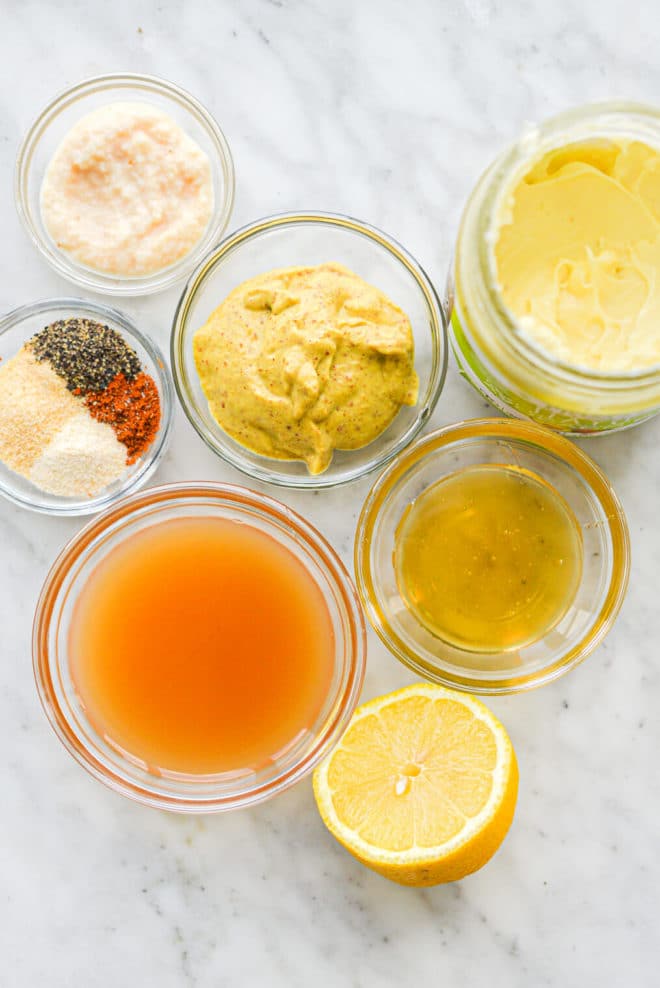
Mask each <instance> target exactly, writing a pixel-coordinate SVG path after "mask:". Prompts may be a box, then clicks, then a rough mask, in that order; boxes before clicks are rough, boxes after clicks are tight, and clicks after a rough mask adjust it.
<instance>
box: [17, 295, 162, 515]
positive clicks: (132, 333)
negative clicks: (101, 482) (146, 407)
mask: <svg viewBox="0 0 660 988" xmlns="http://www.w3.org/2000/svg"><path fill="white" fill-rule="evenodd" d="M58 319H92V320H94V321H95V322H100V323H102V324H103V325H104V326H105V325H107V326H110V327H111V328H112V329H115V330H116V331H117V332H118V333H120V334H121V336H123V337H124V338H125V339H126V340H127V342H128V343H129V344H130V346H131V347H132V348H133V349H134V350H135V352H136V354H137V356H138V359H139V360H140V363H141V364H142V367H143V369H144V370H145V372H146V373H147V374H150V375H151V377H152V378H153V379H154V381H155V383H156V385H157V387H158V393H159V396H160V406H161V421H160V428H159V430H158V434H157V435H156V436H155V438H154V441H153V442H152V444H151V446H150V447H149V449H148V450H147V451H146V452H145V454H144V455H143V456H141V457H139V459H138V460H137V461H136V462H135V463H133V464H132V465H131V466H129V467H127V468H126V470H125V472H124V473H123V474H122V476H121V478H120V479H119V480H117V481H115V483H114V484H110V485H108V486H107V487H105V488H104V489H103V490H102V491H101V493H100V494H98V495H97V496H96V497H94V498H74V497H60V496H58V495H56V494H48V493H47V492H46V491H42V490H40V489H39V488H38V487H36V486H35V485H34V484H33V483H32V482H31V481H29V480H27V479H26V478H25V477H21V475H20V474H18V473H14V471H13V470H10V469H9V467H7V466H5V464H4V463H2V462H0V494H2V495H4V496H5V497H6V498H8V499H9V500H10V501H13V502H14V504H18V505H20V506H21V507H22V508H30V509H31V510H32V511H41V512H43V513H44V514H51V515H89V514H93V513H94V512H96V511H102V510H103V508H107V507H108V506H109V505H111V504H113V503H114V502H115V501H116V500H117V498H120V497H122V496H123V495H124V494H128V493H130V492H132V491H136V490H137V489H138V488H140V487H142V485H143V484H145V483H146V482H147V480H148V479H149V477H151V475H152V474H153V472H154V471H155V469H156V467H157V466H158V464H159V463H160V460H161V458H162V456H163V454H164V452H165V450H166V448H167V441H168V438H169V434H170V427H171V424H172V406H173V389H172V382H171V380H170V375H169V372H168V370H167V367H166V364H165V358H164V357H163V355H162V353H161V352H160V350H159V348H158V347H157V346H156V344H155V343H153V342H152V341H151V340H150V339H149V338H148V337H147V336H145V335H144V334H143V333H141V332H140V331H139V330H138V329H137V327H135V326H134V325H133V323H132V322H131V321H130V320H129V319H128V318H127V317H126V316H125V315H123V313H121V312H118V311H117V310H116V309H111V308H109V307H108V306H106V305H99V304H98V303H96V302H88V301H87V300H86V299H79V298H52V299H45V300H44V301H42V302H34V303H32V304H31V305H23V306H21V307H20V308H19V309H14V310H13V312H9V313H7V315H6V316H3V317H2V318H1V319H0V367H2V366H3V365H4V364H5V363H6V361H7V360H9V359H10V358H11V357H13V356H15V354H16V353H18V351H19V350H20V348H21V347H22V346H23V344H24V343H25V342H27V340H29V339H30V337H32V336H34V334H35V333H37V332H39V330H41V329H44V327H45V326H48V325H50V323H53V322H55V321H56V320H58Z"/></svg>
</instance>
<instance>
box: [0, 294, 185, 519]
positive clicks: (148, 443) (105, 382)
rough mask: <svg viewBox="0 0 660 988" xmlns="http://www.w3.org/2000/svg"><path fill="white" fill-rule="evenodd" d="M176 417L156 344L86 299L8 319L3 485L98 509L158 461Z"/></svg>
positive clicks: (31, 503)
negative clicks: (172, 421)
mask: <svg viewBox="0 0 660 988" xmlns="http://www.w3.org/2000/svg"><path fill="white" fill-rule="evenodd" d="M171 419H172V385H171V381H170V377H169V373H168V371H167V368H166V365H165V361H164V359H163V356H162V354H161V353H160V351H159V349H158V347H157V346H156V345H155V344H154V343H153V342H152V341H151V340H149V339H148V337H146V336H144V335H143V334H142V333H141V332H139V330H138V329H137V328H136V327H135V326H134V325H133V324H132V323H131V322H130V320H129V319H127V317H126V316H125V315H123V314H122V313H120V312H117V311H116V310H114V309H111V308H108V307H106V306H104V305H99V304H97V303H95V302H88V301H85V300H82V299H74V298H60V299H47V300H45V301H41V302H35V303H34V304H32V305H26V306H22V307H21V308H19V309H15V310H14V311H13V312H10V313H8V314H7V315H6V316H4V317H3V318H2V319H0V493H2V494H3V495H4V496H5V497H7V498H8V499H9V500H10V501H13V502H14V503H15V504H19V505H21V506H22V507H24V508H31V509H32V510H34V511H42V512H45V513H49V514H56V515H84V514H91V513H93V512H96V511H100V510H102V509H103V508H106V507H107V506H108V505H110V504H112V503H113V502H114V501H115V500H117V498H119V497H121V496H122V495H124V494H126V493H128V492H130V491H134V490H136V489H137V488H139V487H140V486H142V484H144V483H145V482H146V480H147V479H148V478H149V477H150V476H151V474H152V473H153V472H154V470H155V469H156V466H157V465H158V463H159V461H160V459H161V457H162V455H163V453H164V451H165V448H166V444H167V439H168V436H169V432H170V425H171Z"/></svg>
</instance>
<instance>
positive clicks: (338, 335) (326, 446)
mask: <svg viewBox="0 0 660 988" xmlns="http://www.w3.org/2000/svg"><path fill="white" fill-rule="evenodd" d="M193 350H194V357H195V365H196V367H197V372H198V374H199V378H200V382H201V386H202V389H203V391H204V394H205V396H206V398H207V400H208V403H209V409H210V411H211V414H212V415H213V417H214V418H215V419H216V421H217V422H218V423H219V425H220V426H221V427H222V428H223V429H224V430H225V432H227V433H228V434H229V435H230V436H231V437H232V438H233V439H235V440H236V441H237V442H239V443H241V445H243V446H245V447H247V448H248V449H251V450H253V451H254V452H256V453H260V454H262V455H264V456H269V457H273V458H275V459H279V460H303V461H304V462H305V463H306V465H307V468H308V469H309V472H310V473H311V474H319V473H322V472H323V471H324V470H325V469H326V468H327V467H328V465H329V463H330V461H331V459H332V454H333V451H334V450H335V449H339V450H352V449H359V448H360V447H362V446H366V445H367V444H368V443H370V442H372V441H373V440H374V439H375V438H376V437H377V436H379V435H380V434H381V433H382V432H383V431H384V430H385V429H386V428H387V427H388V425H389V424H390V422H391V421H392V420H393V419H394V417H395V415H396V414H397V412H398V411H399V409H400V408H401V406H402V405H414V404H416V402H417V393H418V386H419V382H418V379H417V374H416V373H415V369H414V342H413V333H412V327H411V325H410V320H409V319H408V317H407V316H406V314H405V313H404V312H402V310H401V309H400V308H398V306H396V305H395V304H394V303H393V302H392V301H390V299H389V298H387V296H386V295H384V294H383V292H381V291H379V290H378V289H377V288H374V287H373V286H372V285H369V284H367V282H365V281H363V280H362V278H360V277H358V276H357V275H356V274H354V273H353V272H352V271H349V270H348V269H347V268H345V267H343V266H342V265H341V264H336V263H327V264H320V265H318V266H316V267H294V268H286V269H282V270H276V271H269V272H267V273H265V274H262V275H259V276H257V277H256V278H251V279H250V280H249V281H246V282H244V283H243V284H241V285H239V286H238V287H237V288H235V289H234V290H233V291H232V292H230V294H229V295H228V296H227V298H226V299H225V300H224V301H223V302H222V304H221V305H220V306H219V307H218V308H217V309H216V310H215V311H214V312H213V313H212V314H211V316H210V317H209V318H208V320H207V322H206V323H205V324H204V326H202V328H201V329H199V330H198V331H197V333H196V334H195V338H194V342H193Z"/></svg>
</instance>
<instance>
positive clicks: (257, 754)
mask: <svg viewBox="0 0 660 988" xmlns="http://www.w3.org/2000/svg"><path fill="white" fill-rule="evenodd" d="M33 661H34V672H35V678H36V683H37V689H38V692H39V696H40V699H41V702H42V705H43V707H44V710H45V712H46V715H47V717H48V719H49V721H50V723H51V725H52V727H53V729H54V730H55V733H56V734H57V735H58V737H59V739H60V741H62V743H63V744H64V746H65V747H66V748H67V749H68V751H69V752H70V753H71V755H73V757H74V758H75V759H76V761H78V762H79V764H81V765H82V766H83V767H84V768H85V769H86V770H87V771H88V772H89V773H90V774H91V775H92V776H94V777H95V778H96V779H98V780H99V781H101V782H103V783H105V785H107V786H109V787H110V788H111V789H113V790H115V791H116V792H119V793H121V794H123V795H125V796H128V797H130V798H132V799H134V800H136V801H138V802H140V803H144V804H147V805H150V806H154V807H159V808H161V809H167V810H173V811H178V812H182V813H209V812H218V811H221V810H228V809H235V808H238V807H242V806H247V805H251V804H253V803H257V802H260V801H262V800H264V799H267V798H269V797H270V796H273V795H275V794H276V793H278V792H281V791H283V790H284V789H287V788H288V787H289V786H291V785H293V784H294V783H295V782H297V781H298V780H299V779H301V778H302V777H303V776H304V775H306V774H307V773H308V772H310V771H311V770H312V769H313V767H314V766H315V765H316V764H317V763H318V762H319V761H320V759H321V758H323V756H324V755H325V754H327V752H328V751H329V750H330V748H331V747H332V745H333V744H334V743H336V741H337V739H338V738H339V736H340V735H341V734H342V733H343V731H344V730H345V728H346V726H347V723H348V721H349V719H350V717H351V714H352V712H353V709H354V708H355V705H356V703H357V700H358V697H359V693H360V689H361V685H362V679H363V675H364V665H365V626H364V618H363V616H362V610H361V608H360V604H359V600H358V598H357V594H356V591H355V588H354V586H353V583H352V581H351V579H350V577H349V575H348V573H347V571H346V570H345V568H344V566H343V565H342V563H341V561H340V560H339V558H338V556H337V554H336V553H335V551H334V550H333V549H332V547H331V546H330V545H329V544H328V543H327V542H326V541H325V539H324V538H323V537H322V536H321V535H320V534H319V533H318V532H317V531H316V530H315V529H314V528H313V527H312V526H311V525H309V524H308V522H306V521H305V520H304V519H303V518H302V517H301V516H300V515H298V514H296V513H295V512H293V511H291V510H290V509H289V508H287V507H285V506H284V505H282V504H280V503H279V502H277V501H274V500H273V499H272V498H269V497H266V496H263V495H259V494H256V493H254V492H252V491H248V490H245V489H244V488H241V487H233V486H230V485H221V484H174V485H168V486H164V487H157V488H153V489H151V490H149V491H147V492H145V493H141V494H137V495H133V496H131V497H127V498H125V499H123V500H122V501H120V502H118V503H117V504H116V505H114V506H113V507H112V508H111V509H110V510H108V511H107V512H106V513H105V514H103V515H101V516H99V517H98V518H96V519H95V520H94V521H93V522H92V523H91V524H89V525H88V526H87V527H86V528H84V529H83V530H82V531H81V532H80V533H78V535H76V536H75V537H74V539H73V540H72V541H71V542H70V543H69V544H68V546H66V547H65V549H64V550H63V551H62V553H61V554H60V556H59V558H58V559H57V560H56V561H55V563H54V565H53V567H52V569H51V571H50V573H49V574H48V576H47V578H46V581H45V584H44V587H43V590H42V593H41V596H40V599H39V602H38V605H37V609H36V615H35V621H34V629H33Z"/></svg>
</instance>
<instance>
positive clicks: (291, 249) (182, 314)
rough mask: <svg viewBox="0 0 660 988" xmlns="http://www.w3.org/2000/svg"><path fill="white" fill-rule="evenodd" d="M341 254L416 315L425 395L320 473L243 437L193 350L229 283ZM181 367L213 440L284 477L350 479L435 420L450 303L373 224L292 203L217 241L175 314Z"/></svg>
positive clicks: (178, 378)
mask: <svg viewBox="0 0 660 988" xmlns="http://www.w3.org/2000/svg"><path fill="white" fill-rule="evenodd" d="M327 261H338V262H340V263H341V264H344V265H345V266H346V267H348V268H350V269H351V270H352V271H354V272H355V273H356V274H358V275H359V276H360V277H361V278H363V279H364V280H365V281H367V282H369V283H370V284H372V285H374V286H375V287H376V288H379V289H381V290H382V291H384V292H385V293H386V295H388V296H389V297H390V298H391V299H392V301H393V302H395V303H396V304H397V305H398V306H400V308H401V309H403V311H404V312H405V313H406V314H407V315H408V317H409V319H410V322H411V324H412V329H413V335H414V342H415V370H416V371H417V374H418V376H419V401H418V403H417V405H416V406H415V407H414V408H410V407H408V406H403V407H402V408H401V409H400V411H399V413H398V414H397V416H396V417H395V419H394V421H393V422H392V423H391V424H390V426H389V427H388V428H387V429H386V430H385V432H383V433H382V434H381V435H380V436H378V437H377V438H376V439H374V441H373V442H371V443H369V445H368V446H364V447H363V448H362V449H356V450H346V451H341V450H336V451H335V454H334V456H333V459H332V463H331V464H330V466H329V467H328V469H327V470H326V471H325V472H324V473H322V474H318V475H316V476H312V475H310V474H309V473H308V471H307V467H306V466H305V464H304V463H302V462H299V461H288V460H276V459H270V458H269V457H265V456H261V455H260V454H259V453H253V452H252V451H251V450H249V449H247V448H246V447H245V446H241V445H240V444H239V443H237V442H235V441H234V440H233V439H232V438H231V437H230V436H228V435H227V433H226V432H224V431H223V429H222V428H221V427H220V426H219V425H218V423H217V422H216V421H215V419H214V418H213V416H212V415H211V413H210V411H209V408H208V402H207V400H206V398H205V396H204V393H203V391H202V388H201V385H200V382H199V377H198V375H197V370H196V368H195V361H194V357H193V347H192V343H193V337H194V335H195V332H196V331H197V330H198V329H199V328H200V327H201V326H202V325H203V324H204V323H205V322H206V320H207V319H208V317H209V316H210V315H211V313H212V312H213V310H214V309H216V308H217V307H218V306H219V305H220V303H221V302H222V301H223V300H224V299H225V298H226V296H227V295H228V294H229V292H230V291H231V290H232V289H233V288H236V287H237V285H240V284H241V283H242V282H244V281H246V280H247V279H248V278H254V277H255V276H256V275H258V274H263V273H264V272H266V271H270V270H273V269H275V268H286V267H293V266H297V265H311V264H322V263H324V262H327ZM171 364H172V373H173V376H174V384H175V387H176V390H177V393H178V395H179V399H180V401H181V404H182V405H183V408H184V410H185V412H186V415H187V416H188V418H189V419H190V421H191V423H192V425H193V426H194V427H195V429H196V430H197V432H198V433H199V435H200V436H201V437H202V439H203V440H204V441H205V442H206V444H207V445H208V446H209V447H210V448H211V449H212V450H213V451H214V452H215V453H217V454H218V456H221V457H222V458H223V459H224V460H226V461H227V462H228V463H231V464H232V466H234V467H236V468H237V469H238V470H241V471H242V472H243V473H245V474H247V475H248V476H250V477H253V478H256V479H258V480H263V481H267V482H269V483H272V484H278V485H280V486H282V487H295V488H300V489H307V490H309V489H315V490H319V489H321V488H326V487H334V486H336V485H338V484H343V483H347V482H348V481H351V480H355V479H356V478H358V477H361V476H363V475H364V474H366V473H369V472H370V471H371V470H375V469H376V468H378V467H382V466H383V465H384V464H385V463H387V462H388V461H389V460H391V459H392V457H394V456H396V454H397V453H398V452H400V451H401V450H402V449H404V448H405V447H406V446H407V445H408V444H409V443H410V442H411V440H412V439H413V438H414V437H415V436H416V435H417V433H418V432H419V431H420V429H421V428H422V426H423V425H424V423H425V422H426V421H427V420H428V418H429V416H430V415H431V412H432V411H433V409H434V407H435V404H436V402H437V400H438V397H439V395H440V392H441V390H442V385H443V382H444V378H445V372H446V369H447V331H446V325H445V317H444V313H443V311H442V306H441V304H440V301H439V299H438V297H437V295H436V292H435V289H434V287H433V285H432V284H431V282H430V280H429V278H428V277H427V275H426V274H425V273H424V271H423V270H422V268H421V267H420V266H419V264H418V263H417V261H415V259H414V258H413V257H411V255H410V254H408V252H407V251H406V250H404V248H403V247H401V246H400V245H399V244H398V243H396V241H394V240H392V239H391V238H390V237H388V236H387V235H386V234H384V233H382V232H381V231H380V230H377V229H375V228H374V227H371V226H368V225H367V224H366V223H361V222H359V221H358V220H354V219H351V218H350V217H348V216H340V215H338V214H334V213H311V212H310V213H286V214H282V215H279V216H270V217H266V218H265V219H261V220H257V221H256V222H255V223H251V224H250V225H249V226H246V227H243V229H241V230H238V231H237V232H236V233H233V234H231V235H230V236H229V237H227V238H226V239H225V240H224V241H223V242H222V243H221V244H219V245H218V246H217V247H216V248H214V249H213V250H212V251H211V253H210V254H209V255H208V256H207V257H206V258H205V259H204V261H203V262H202V264H201V265H200V266H199V267H198V269H197V270H196V271H195V272H194V273H193V275H192V277H191V278H190V280H189V282H188V284H187V285H186V287H185V289H184V292H183V295H182V297H181V300H180V302H179V305H178V307H177V310H176V314H175V317H174V325H173V328H172V349H171Z"/></svg>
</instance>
